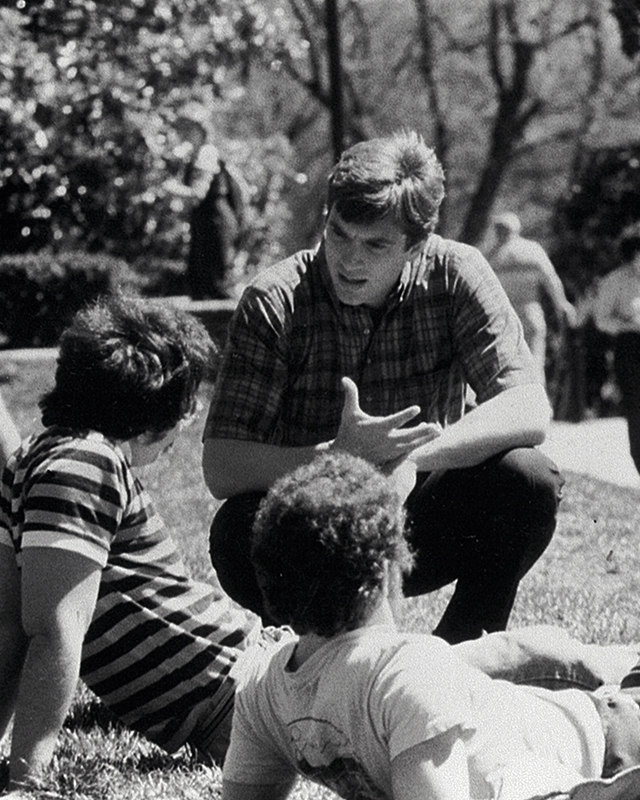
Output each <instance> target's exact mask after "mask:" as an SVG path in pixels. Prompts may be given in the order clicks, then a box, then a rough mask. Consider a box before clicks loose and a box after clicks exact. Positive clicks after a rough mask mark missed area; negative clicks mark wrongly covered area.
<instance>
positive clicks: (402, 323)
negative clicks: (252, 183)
mask: <svg viewBox="0 0 640 800" xmlns="http://www.w3.org/2000/svg"><path fill="white" fill-rule="evenodd" d="M443 196H444V173H443V170H442V167H441V165H440V163H439V162H438V159H437V158H436V156H435V154H434V152H433V150H431V149H430V148H429V147H427V146H426V144H425V142H424V141H423V139H422V138H421V137H420V136H418V135H417V134H416V133H411V132H407V133H399V134H395V135H393V136H389V137H385V138H381V139H372V140H371V141H366V142H359V143H358V144H355V145H354V146H353V147H351V148H349V149H348V150H347V151H345V153H344V154H343V155H342V158H341V159H340V160H339V162H338V164H337V165H336V166H335V168H334V170H333V172H332V173H331V176H330V178H329V186H328V203H327V205H328V217H327V221H326V225H325V229H324V233H323V236H322V241H321V243H320V246H319V247H318V248H317V249H316V250H306V251H301V252H299V253H296V254H295V255H293V256H291V257H290V258H288V259H286V260H285V261H282V262H280V263H279V264H277V265H275V266H273V267H272V268H270V269H266V270H263V271H261V272H260V273H259V275H258V276H257V277H256V278H255V279H254V281H253V282H252V283H251V284H250V285H249V286H248V287H247V288H246V290H245V291H244V293H243V295H242V297H241V299H240V302H239V304H238V308H237V310H236V313H235V315H234V317H233V321H232V323H231V326H230V332H229V339H228V344H227V347H226V350H225V354H224V357H223V361H222V364H221V367H220V372H219V375H218V379H217V381H216V391H215V394H214V397H213V401H212V404H211V409H210V413H209V418H208V420H207V427H206V429H205V443H204V457H203V469H204V475H205V480H206V481H207V485H208V486H209V489H210V490H211V492H212V494H213V495H214V497H217V498H219V499H225V501H226V502H225V503H223V504H222V506H221V507H220V509H219V510H218V512H217V514H216V517H215V519H214V521H213V525H212V527H211V536H210V552H211V558H212V561H213V565H214V567H215V569H216V572H217V573H218V578H219V580H220V583H221V585H222V587H223V589H225V591H226V592H227V593H228V594H229V595H230V596H231V597H233V598H234V599H235V600H237V601H238V602H239V603H241V604H242V605H244V606H245V607H247V608H250V609H252V610H253V611H256V612H258V613H261V614H263V617H264V609H263V608H262V600H261V597H260V592H259V591H258V586H257V583H256V580H255V575H254V573H253V568H252V566H251V563H250V560H249V550H250V544H251V524H252V522H253V518H254V516H255V512H256V510H257V508H258V504H259V502H260V499H261V498H262V497H263V496H264V494H265V492H267V490H268V489H269V487H270V486H271V485H272V484H273V482H274V481H275V480H276V479H277V478H278V477H279V476H281V475H283V474H286V473H287V472H289V471H291V470H292V469H295V468H296V467H297V466H300V465H301V464H303V463H307V462H309V461H310V460H311V459H313V458H314V457H315V455H316V454H317V453H318V452H320V451H323V450H327V449H331V450H334V449H336V450H344V451H346V452H349V453H352V454H354V455H359V456H362V457H363V458H365V459H366V460H368V461H370V462H371V463H373V464H375V465H378V466H380V467H382V468H385V469H389V468H391V465H393V463H394V461H395V460H396V459H397V458H398V457H399V456H402V455H403V454H405V453H410V454H411V458H412V459H413V461H414V462H415V464H416V468H417V470H418V472H419V479H418V481H417V482H416V487H415V489H414V491H413V492H411V494H410V495H409V497H408V499H407V510H408V512H409V525H408V529H407V535H408V536H409V539H410V542H411V545H412V547H413V548H414V550H415V552H416V566H415V569H414V570H413V571H412V573H411V575H409V576H408V577H407V578H406V579H405V582H404V592H405V595H407V596H412V595H418V594H424V593H427V592H430V591H433V590H434V589H437V588H439V587H441V586H444V585H446V584H450V583H453V582H455V583H456V588H455V593H454V594H453V597H452V599H451V601H450V602H449V605H448V606H447V609H446V610H445V613H444V616H443V617H442V619H441V620H440V621H439V623H438V625H437V628H436V631H435V632H436V633H437V634H438V635H439V636H441V637H442V638H444V639H446V640H447V641H449V642H457V641H462V640H465V639H473V638H476V637H479V636H480V635H481V633H482V632H483V631H499V630H503V629H504V628H505V626H506V624H507V620H508V617H509V614H510V612H511V608H512V606H513V602H514V599H515V596H516V591H517V588H518V584H519V581H520V579H521V578H522V576H523V575H524V574H525V573H526V572H527V570H528V569H529V568H530V567H531V566H532V565H533V564H534V563H535V561H536V560H537V559H538V558H539V556H540V555H541V553H542V552H543V551H544V549H545V547H546V546H547V544H548V543H549V541H550V539H551V536H552V535H553V531H554V528H555V523H556V513H557V509H558V502H559V498H560V493H561V487H562V483H563V480H562V478H561V476H560V475H559V473H558V469H557V467H556V466H555V465H554V464H553V463H552V462H551V461H550V460H549V459H548V458H546V456H545V455H544V454H543V453H541V452H540V451H539V450H538V449H537V448H536V447H535V445H538V444H540V443H541V442H542V441H543V439H544V436H545V433H546V428H547V425H548V422H549V418H550V409H549V403H548V400H547V397H546V393H545V389H544V387H543V386H542V385H541V383H540V380H539V375H538V374H537V371H536V369H535V364H534V362H533V359H532V356H531V353H530V352H529V349H528V348H527V345H526V342H525V339H524V335H523V330H522V325H521V323H520V321H519V319H518V317H517V315H516V313H515V311H514V310H513V308H512V306H511V304H510V303H509V301H508V299H507V297H506V295H505V292H504V290H503V289H502V287H501V285H500V282H499V281H498V278H497V277H496V275H495V273H494V272H493V270H492V269H491V267H490V266H489V264H488V263H487V262H486V260H485V259H484V258H483V256H482V255H481V254H480V253H479V251H478V250H477V249H476V248H474V247H469V246H468V245H464V244H460V243H459V242H455V241H452V240H450V239H445V238H443V237H441V236H438V235H437V234H436V233H435V232H434V230H435V226H436V223H437V218H438V209H439V206H440V203H441V201H442V198H443ZM469 386H470V387H471V389H473V391H474V392H475V394H476V398H477V401H478V402H477V407H476V408H474V409H473V410H472V411H470V412H469V413H465V396H466V391H467V388H468V387H469Z"/></svg>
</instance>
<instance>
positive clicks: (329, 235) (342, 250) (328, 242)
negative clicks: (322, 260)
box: [324, 209, 414, 308]
mask: <svg viewBox="0 0 640 800" xmlns="http://www.w3.org/2000/svg"><path fill="white" fill-rule="evenodd" d="M324 240H325V253H326V257H327V265H328V267H329V274H330V276H331V281H332V283H333V286H334V288H335V290H336V294H337V295H338V299H339V300H340V302H341V303H344V304H345V305H348V306H370V307H372V308H380V307H381V306H383V305H384V303H385V301H386V299H387V297H388V295H389V292H390V291H391V290H392V289H393V287H394V286H395V285H396V284H397V283H398V280H399V278H400V274H401V273H402V270H403V268H404V265H405V264H406V263H407V261H409V260H410V259H411V258H412V256H413V255H414V253H413V249H410V250H407V249H406V235H405V234H404V232H403V231H402V230H401V228H400V227H399V225H398V223H397V222H396V221H395V220H394V219H392V218H390V217H386V218H383V219H381V220H378V221H377V222H372V223H369V224H366V225H360V224H355V223H352V222H345V221H344V220H343V219H342V218H341V217H340V215H339V214H338V213H337V211H336V210H335V209H332V210H331V213H330V214H329V218H328V220H327V225H326V228H325V232H324Z"/></svg>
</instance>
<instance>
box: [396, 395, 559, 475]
mask: <svg viewBox="0 0 640 800" xmlns="http://www.w3.org/2000/svg"><path fill="white" fill-rule="evenodd" d="M550 419H551V408H550V406H549V400H548V399H547V395H546V392H545V390H544V387H542V386H541V385H540V384H537V383H527V384H522V385H519V386H513V387H511V388H509V389H505V390H504V391H503V392H500V394H498V395H496V396H495V397H493V398H491V399H490V400H487V401H485V402H484V403H481V404H480V405H478V406H477V407H476V408H474V409H473V410H472V411H470V412H469V413H468V414H465V415H464V416H463V417H462V419H460V420H459V421H458V422H455V423H453V424H452V425H450V426H448V427H446V428H444V430H443V431H442V433H441V434H440V436H438V437H437V438H436V439H434V440H433V441H431V442H428V443H427V444H424V445H422V446H419V447H417V448H416V449H415V450H414V451H413V453H412V456H411V458H412V459H413V460H414V461H415V462H416V465H417V468H418V471H420V472H431V471H433V470H444V469H461V468H465V467H473V466H475V465H476V464H480V463H481V462H482V461H486V460H487V458H490V457H491V456H493V455H496V454H497V453H500V452H502V451H503V450H510V449H512V448H514V447H534V446H536V445H539V444H542V442H543V441H544V439H545V436H546V432H547V428H548V425H549V421H550Z"/></svg>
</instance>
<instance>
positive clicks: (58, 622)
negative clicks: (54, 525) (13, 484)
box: [9, 547, 101, 789]
mask: <svg viewBox="0 0 640 800" xmlns="http://www.w3.org/2000/svg"><path fill="white" fill-rule="evenodd" d="M100 576H101V569H100V566H99V565H98V564H96V563H95V562H93V561H91V560H90V559H88V558H86V557H84V556H81V555H79V554H77V553H73V552H68V551H65V550H59V549H55V548H43V547H29V548H26V549H25V550H23V553H22V575H21V584H22V588H21V601H22V628H23V630H24V632H25V635H26V638H27V651H26V656H25V659H24V665H23V669H22V675H21V678H20V683H19V688H18V694H17V700H16V708H15V719H14V725H13V737H12V746H11V756H10V784H9V788H10V789H15V788H18V787H19V786H20V785H21V784H23V783H25V782H28V781H29V780H30V779H31V778H33V777H35V776H37V775H38V774H39V773H40V772H41V771H42V770H44V769H45V768H46V767H47V765H48V764H49V762H50V760H51V758H52V755H53V750H54V747H55V743H56V739H57V736H58V732H59V730H60V727H61V726H62V723H63V722H64V718H65V716H66V714H67V712H68V710H69V706H70V705H71V701H72V700H73V696H74V693H75V691H76V687H77V683H78V677H79V673H80V656H81V651H82V644H83V641H84V637H85V634H86V631H87V628H88V627H89V623H90V622H91V618H92V616H93V612H94V609H95V604H96V598H97V594H98V587H99V584H100Z"/></svg>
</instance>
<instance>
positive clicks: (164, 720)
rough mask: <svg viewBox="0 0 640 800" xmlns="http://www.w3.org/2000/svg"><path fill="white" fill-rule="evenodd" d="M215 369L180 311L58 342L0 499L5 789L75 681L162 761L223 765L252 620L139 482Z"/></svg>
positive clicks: (117, 304)
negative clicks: (180, 545) (46, 385)
mask: <svg viewBox="0 0 640 800" xmlns="http://www.w3.org/2000/svg"><path fill="white" fill-rule="evenodd" d="M213 355H214V350H213V346H212V343H211V340H210V339H209V336H208V334H207V332H206V330H205V329H204V327H203V326H202V325H201V324H200V323H199V322H197V321H196V320H195V318H194V317H192V316H191V315H189V314H188V313H187V312H184V311H180V310H177V309H170V308H167V307H166V306H165V305H164V304H160V303H155V304H154V303H151V302H149V301H143V300H140V299H133V298H129V299H125V298H111V299H107V300H104V301H102V302H100V303H97V304H96V305H94V306H91V307H89V308H88V309H86V310H84V311H81V312H80V313H78V314H77V315H76V317H75V318H74V321H73V322H72V324H71V326H70V327H69V328H68V329H67V330H66V331H65V333H64V334H63V335H62V339H61V342H60V355H59V358H58V364H57V369H56V375H55V386H54V388H53V389H52V390H51V391H50V392H49V393H48V394H47V395H45V397H44V398H43V400H42V401H41V404H40V405H41V409H42V422H43V425H44V426H45V430H44V431H43V432H42V433H40V434H39V435H35V436H32V437H30V438H29V439H26V440H25V441H24V442H23V443H22V445H21V446H20V447H19V448H18V450H17V451H16V452H15V453H14V454H13V455H12V456H11V457H10V458H9V461H8V462H7V466H6V468H5V470H4V472H3V475H2V483H1V486H0V489H1V493H0V737H2V736H3V735H4V734H5V732H6V730H7V728H8V725H9V722H10V720H11V718H12V716H13V718H14V724H13V730H12V740H11V754H10V785H9V788H10V789H12V790H18V789H19V788H20V786H21V785H22V784H25V783H26V784H30V782H31V781H33V780H35V779H37V778H38V776H39V775H40V774H41V773H42V771H43V770H44V769H45V768H46V767H47V765H48V764H49V762H50V760H51V757H52V755H53V751H54V747H55V744H56V740H57V736H58V732H59V730H60V727H61V726H62V724H63V721H64V719H65V716H66V714H67V711H68V710H69V706H70V704H71V701H72V699H73V697H74V694H75V692H76V687H77V683H78V678H79V677H81V678H82V679H83V680H84V682H85V683H86V684H87V686H88V687H89V688H90V689H91V690H92V691H93V692H94V693H95V694H96V695H97V696H98V697H100V698H101V700H102V701H103V702H104V704H105V705H106V706H107V707H108V708H109V709H111V711H112V712H113V713H114V714H115V715H116V716H118V717H119V718H120V719H121V720H122V721H123V722H124V724H125V725H128V726H129V727H131V728H133V729H134V730H136V731H138V732H139V733H141V734H142V735H144V736H146V737H147V738H148V739H150V740H151V741H153V742H155V743H156V744H158V745H159V746H160V747H163V748H164V749H165V750H166V751H168V752H174V751H175V750H177V749H178V748H179V747H181V746H182V745H184V744H187V743H189V744H191V745H192V746H193V747H194V748H196V749H197V750H198V751H200V752H202V753H203V754H206V755H207V756H208V757H209V758H212V759H216V760H217V761H218V763H221V762H222V758H223V755H224V753H225V751H226V747H227V744H228V737H229V732H230V728H231V711H232V708H233V697H234V690H235V682H234V681H233V679H232V678H231V676H230V671H231V668H232V666H233V664H234V663H235V661H236V659H237V656H238V653H239V651H240V650H242V649H244V648H245V647H246V646H247V644H248V643H250V642H251V641H252V640H254V639H255V638H256V637H257V636H258V635H259V626H258V624H257V620H256V618H255V617H254V616H253V615H249V614H247V613H245V612H243V611H242V610H238V609H236V608H235V607H234V606H233V605H232V604H231V603H230V601H229V599H228V598H227V597H225V596H224V594H223V593H222V592H221V591H219V589H218V588H217V587H214V586H213V585H210V584H207V583H204V582H200V581H194V580H192V579H191V578H190V577H189V576H188V575H187V573H186V571H185V568H184V566H183V564H182V562H181V559H180V557H179V555H178V552H177V549H176V546H175V544H174V542H173V541H172V539H171V538H170V537H169V535H168V534H167V532H166V530H165V528H164V526H163V523H162V520H161V519H160V517H159V516H158V514H157V513H156V511H155V509H154V507H153V505H152V503H151V499H150V497H149V496H148V494H147V492H146V491H145V489H144V488H143V486H142V484H141V482H140V479H139V477H138V476H137V475H136V472H135V469H136V468H137V467H142V466H146V465H148V464H151V463H152V462H154V461H155V460H156V459H157V458H158V457H159V456H160V455H161V454H162V453H164V452H165V451H166V450H167V449H169V448H170V447H171V445H172V443H173V442H174V440H175V438H176V437H177V436H178V434H179V433H180V430H181V429H182V428H183V427H184V426H185V425H187V424H189V422H191V421H192V420H193V418H194V415H195V412H196V407H197V406H196V392H197V390H198V386H199V384H200V381H201V379H202V377H203V376H204V374H205V371H206V370H207V369H208V368H209V365H210V360H211V358H212V356H213Z"/></svg>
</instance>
